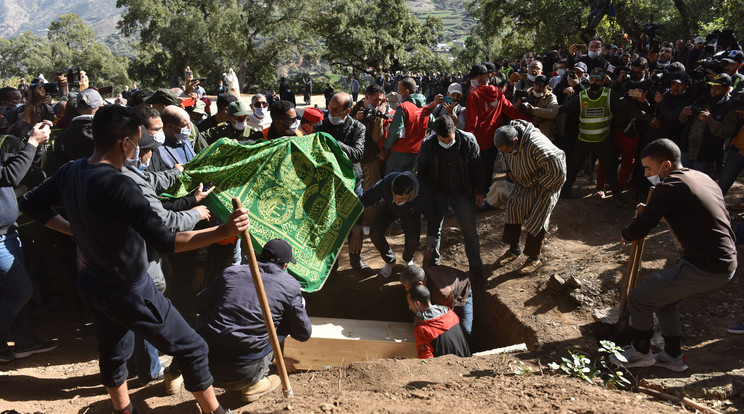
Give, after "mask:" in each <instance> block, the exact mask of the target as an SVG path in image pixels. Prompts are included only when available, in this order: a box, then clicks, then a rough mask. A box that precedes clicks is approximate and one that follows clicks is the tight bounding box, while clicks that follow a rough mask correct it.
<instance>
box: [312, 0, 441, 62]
mask: <svg viewBox="0 0 744 414" xmlns="http://www.w3.org/2000/svg"><path fill="white" fill-rule="evenodd" d="M313 21H314V30H315V32H316V33H317V34H318V35H319V36H320V37H321V38H323V42H324V46H323V48H322V51H321V57H322V58H323V59H325V60H326V61H328V62H329V63H330V64H331V65H333V66H334V67H335V68H337V69H342V70H344V71H347V72H348V71H353V72H364V73H368V74H375V73H379V72H380V70H382V69H383V68H390V67H399V68H403V69H408V70H429V69H436V68H437V67H439V66H442V65H444V64H446V62H444V60H443V59H442V58H441V57H438V56H437V55H436V54H435V53H434V52H433V51H432V48H433V47H434V46H436V44H437V41H438V40H439V38H440V36H441V33H442V28H443V24H442V20H441V19H439V18H435V17H428V18H427V19H426V20H424V21H421V20H419V19H417V18H416V17H415V16H414V15H413V14H411V11H410V9H409V8H408V5H407V4H406V1H405V0H332V1H330V2H328V3H326V7H323V8H322V9H320V10H319V11H318V13H317V15H316V16H315V17H314V19H313Z"/></svg>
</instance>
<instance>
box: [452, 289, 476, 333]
mask: <svg viewBox="0 0 744 414" xmlns="http://www.w3.org/2000/svg"><path fill="white" fill-rule="evenodd" d="M454 311H455V313H456V314H457V317H458V318H460V326H461V327H462V330H463V332H465V336H466V337H468V338H469V337H470V334H471V332H473V289H470V296H468V299H467V300H466V301H465V305H463V307H462V308H455V310H454Z"/></svg>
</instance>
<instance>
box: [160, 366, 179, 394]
mask: <svg viewBox="0 0 744 414" xmlns="http://www.w3.org/2000/svg"><path fill="white" fill-rule="evenodd" d="M163 384H164V385H165V393H166V394H168V395H176V394H178V393H179V392H180V391H181V387H182V386H183V375H178V376H175V375H172V374H170V373H169V372H168V371H165V373H164V374H163Z"/></svg>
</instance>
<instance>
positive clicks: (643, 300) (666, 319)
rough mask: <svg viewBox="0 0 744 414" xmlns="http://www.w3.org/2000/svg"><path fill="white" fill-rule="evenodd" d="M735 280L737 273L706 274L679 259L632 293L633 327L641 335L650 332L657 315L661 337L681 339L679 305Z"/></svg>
mask: <svg viewBox="0 0 744 414" xmlns="http://www.w3.org/2000/svg"><path fill="white" fill-rule="evenodd" d="M732 277H734V272H731V273H711V272H706V271H704V270H700V269H698V268H697V267H695V266H693V265H692V264H690V262H688V261H686V260H684V259H679V261H678V262H677V263H676V264H675V265H674V266H673V267H671V268H670V269H664V270H659V271H656V272H654V273H653V274H652V275H651V276H649V277H648V279H646V280H644V281H643V283H641V284H640V285H638V286H636V287H635V288H634V289H633V290H632V291H631V292H630V295H628V312H629V313H630V326H631V327H633V329H636V330H639V331H651V330H653V329H654V315H653V314H654V313H656V316H657V317H658V318H659V326H660V327H661V334H662V335H664V336H665V337H666V336H674V337H676V336H682V323H681V322H680V319H679V302H680V301H681V300H682V299H684V298H687V297H690V296H692V295H694V294H696V293H700V292H705V291H707V290H711V289H716V288H719V287H721V286H723V285H725V284H726V283H728V281H729V280H731V278H732Z"/></svg>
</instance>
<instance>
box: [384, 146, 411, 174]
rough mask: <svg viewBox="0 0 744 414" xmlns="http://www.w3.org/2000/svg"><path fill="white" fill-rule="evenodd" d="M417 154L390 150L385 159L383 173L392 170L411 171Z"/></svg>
mask: <svg viewBox="0 0 744 414" xmlns="http://www.w3.org/2000/svg"><path fill="white" fill-rule="evenodd" d="M417 156H418V154H410V153H407V152H398V151H390V155H388V159H387V161H385V175H388V174H390V173H392V172H402V171H413V167H415V166H416V157H417Z"/></svg>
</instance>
